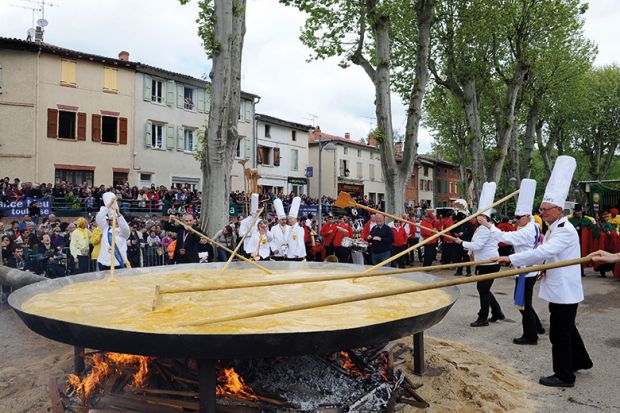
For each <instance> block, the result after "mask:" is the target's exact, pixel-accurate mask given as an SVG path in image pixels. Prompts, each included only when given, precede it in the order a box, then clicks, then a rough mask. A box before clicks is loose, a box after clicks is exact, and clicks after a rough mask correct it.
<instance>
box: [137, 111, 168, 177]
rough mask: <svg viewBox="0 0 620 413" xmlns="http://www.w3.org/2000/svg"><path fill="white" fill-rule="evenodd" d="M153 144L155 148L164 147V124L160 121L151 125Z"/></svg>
mask: <svg viewBox="0 0 620 413" xmlns="http://www.w3.org/2000/svg"><path fill="white" fill-rule="evenodd" d="M151 146H152V147H153V148H155V149H163V148H164V125H162V124H160V123H153V124H152V125H151ZM140 179H142V178H140Z"/></svg>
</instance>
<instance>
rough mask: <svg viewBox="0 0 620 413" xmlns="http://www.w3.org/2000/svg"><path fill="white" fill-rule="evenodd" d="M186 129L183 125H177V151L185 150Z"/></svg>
mask: <svg viewBox="0 0 620 413" xmlns="http://www.w3.org/2000/svg"><path fill="white" fill-rule="evenodd" d="M183 136H184V130H183V127H182V126H179V127H177V151H183Z"/></svg>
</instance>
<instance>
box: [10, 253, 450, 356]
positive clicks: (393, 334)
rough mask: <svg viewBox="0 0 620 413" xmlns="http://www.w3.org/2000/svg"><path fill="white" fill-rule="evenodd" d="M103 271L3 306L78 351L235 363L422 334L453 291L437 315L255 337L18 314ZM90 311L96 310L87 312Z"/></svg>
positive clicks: (23, 293)
mask: <svg viewBox="0 0 620 413" xmlns="http://www.w3.org/2000/svg"><path fill="white" fill-rule="evenodd" d="M261 264H265V265H266V266H267V267H268V268H270V269H275V270H285V269H293V268H294V269H296V270H298V269H299V268H300V266H302V265H303V266H305V267H306V268H309V269H319V268H320V269H323V270H325V272H326V273H328V272H330V270H342V269H346V270H363V269H364V268H365V267H363V266H354V265H351V264H326V263H303V264H302V263H299V262H266V263H261ZM221 266H222V263H217V264H207V265H205V264H187V265H177V266H174V267H170V266H168V267H154V268H135V269H128V270H122V271H117V274H118V276H119V277H124V276H128V275H134V274H141V273H153V272H160V271H170V270H172V269H174V270H180V269H183V270H191V269H198V268H200V269H204V268H219V267H221ZM246 267H247V265H245V264H244V263H234V264H233V265H232V266H231V267H230V268H246ZM107 274H108V273H107V272H106V273H103V272H95V273H88V274H80V275H75V276H71V277H65V278H57V279H54V280H47V281H43V282H39V283H36V284H31V285H29V286H26V287H24V288H21V289H19V290H17V291H15V292H14V293H13V294H11V296H10V297H9V304H10V305H11V307H13V308H14V309H15V311H16V312H17V314H18V315H19V316H20V317H21V319H22V320H23V321H24V323H26V325H27V326H28V327H29V328H30V329H31V330H32V331H34V332H36V333H38V334H40V335H42V336H45V337H47V338H50V339H52V340H56V341H60V342H62V343H67V344H71V345H74V346H79V347H86V348H94V349H98V350H103V351H113V352H117V353H127V354H139V355H145V356H160V357H195V358H203V359H233V358H234V359H241V358H260V357H276V356H291V355H300V354H328V353H332V352H335V351H339V350H343V349H349V348H356V347H362V346H370V345H373V344H378V343H381V342H385V341H388V340H394V339H397V338H400V337H404V336H408V335H412V334H414V333H418V332H420V331H424V330H426V329H428V328H430V327H432V326H433V325H435V324H437V323H438V322H439V321H441V320H442V319H443V317H444V316H445V315H446V313H447V312H448V310H449V309H450V308H451V307H452V305H453V304H454V302H455V301H456V299H457V298H458V295H459V292H458V288H457V287H449V288H444V289H443V290H444V291H445V292H446V293H447V294H449V295H450V297H451V301H450V303H449V304H447V305H445V306H444V307H441V308H439V309H437V310H434V311H430V312H427V313H424V314H420V315H417V316H414V317H409V318H403V319H399V320H393V321H388V322H385V323H379V324H372V325H367V326H363V327H355V328H345V329H340V330H325V331H314V332H299V333H268V332H267V333H261V334H202V335H200V334H157V333H144V332H133V331H124V330H116V329H111V328H102V327H94V326H90V325H84V324H76V323H70V322H67V321H62V320H56V319H53V318H48V317H43V316H40V315H34V314H30V313H27V312H25V311H23V310H22V303H24V302H25V301H27V300H28V299H30V298H31V297H33V296H35V295H37V294H40V293H44V292H50V291H53V290H56V289H59V288H62V287H64V286H66V285H68V284H71V283H78V282H85V281H92V280H96V279H101V278H104V277H105V276H107ZM398 277H401V278H407V279H411V280H414V281H418V282H432V281H435V280H436V277H433V276H431V275H428V274H423V273H415V272H411V273H407V274H400V275H398ZM93 311H97V309H96V308H93Z"/></svg>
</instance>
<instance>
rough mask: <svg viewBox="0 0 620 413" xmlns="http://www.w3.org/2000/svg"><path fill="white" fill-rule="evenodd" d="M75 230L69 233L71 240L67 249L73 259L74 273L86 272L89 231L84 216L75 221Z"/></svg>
mask: <svg viewBox="0 0 620 413" xmlns="http://www.w3.org/2000/svg"><path fill="white" fill-rule="evenodd" d="M75 226H76V228H75V231H73V232H72V233H71V242H70V243H69V249H70V250H71V255H72V256H73V259H74V260H75V265H76V274H82V273H85V272H88V264H89V258H88V254H89V252H90V241H89V240H90V231H89V230H88V222H87V221H86V219H85V218H84V217H79V218H78V219H77V221H76V223H75Z"/></svg>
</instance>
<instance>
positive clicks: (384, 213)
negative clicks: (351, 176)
mask: <svg viewBox="0 0 620 413" xmlns="http://www.w3.org/2000/svg"><path fill="white" fill-rule="evenodd" d="M354 204H355V206H356V207H358V208H361V209H365V210H366V211H369V212H374V213H375V214H380V215H385V216H386V217H389V218H392V219H394V220H396V221H401V222H405V223H407V224H409V225H413V226H415V227H418V228H420V229H425V230H426V231H429V232H432V233H438V232H439V231H437V230H436V229H433V228H427V227H425V226H423V225H420V224H418V223H417V222H413V221H409V220H408V219H405V218H400V217H399V216H397V215H394V214H390V213H389V212H383V211H379V210H378V209H374V208H371V207H369V206H366V205H362V204H358V203H357V202H355V203H354ZM443 236H444V238H448V239H451V240H452V241H456V240H457V238H456V237H453V236H452V235H448V234H444V235H443Z"/></svg>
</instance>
